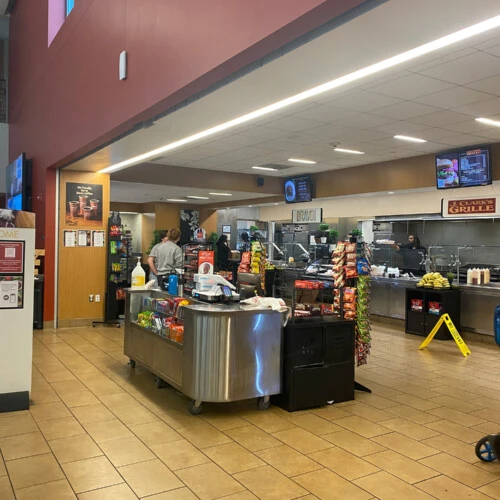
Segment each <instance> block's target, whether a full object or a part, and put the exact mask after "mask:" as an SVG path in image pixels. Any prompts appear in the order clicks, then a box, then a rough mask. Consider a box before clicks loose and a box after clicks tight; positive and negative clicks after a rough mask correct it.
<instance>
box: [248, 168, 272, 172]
mask: <svg viewBox="0 0 500 500" xmlns="http://www.w3.org/2000/svg"><path fill="white" fill-rule="evenodd" d="M252 168H253V169H255V170H267V171H269V172H277V171H278V169H277V168H271V167H252Z"/></svg>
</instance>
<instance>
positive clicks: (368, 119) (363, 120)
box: [341, 104, 397, 129]
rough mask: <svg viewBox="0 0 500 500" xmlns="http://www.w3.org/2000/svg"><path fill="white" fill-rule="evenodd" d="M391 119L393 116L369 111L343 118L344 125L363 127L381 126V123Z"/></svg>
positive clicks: (383, 123)
mask: <svg viewBox="0 0 500 500" xmlns="http://www.w3.org/2000/svg"><path fill="white" fill-rule="evenodd" d="M396 106H397V104H396ZM391 121H392V119H391V118H388V117H385V116H379V115H373V114H369V113H357V114H355V115H353V116H349V117H348V118H344V119H343V120H341V122H342V125H346V126H348V127H354V128H361V129H367V128H373V127H379V126H380V125H385V124H387V123H389V122H391Z"/></svg>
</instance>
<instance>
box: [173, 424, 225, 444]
mask: <svg viewBox="0 0 500 500" xmlns="http://www.w3.org/2000/svg"><path fill="white" fill-rule="evenodd" d="M177 432H178V433H179V434H180V435H181V436H182V437H183V438H184V439H187V440H188V441H190V442H191V443H192V444H193V445H194V446H196V447H197V448H208V447H209V446H217V445H218V444H224V443H229V442H230V441H231V439H229V438H228V437H227V436H226V435H225V434H223V433H222V432H221V431H219V430H217V429H216V428H215V427H212V426H211V425H210V424H202V425H196V426H193V427H180V428H179V429H177Z"/></svg>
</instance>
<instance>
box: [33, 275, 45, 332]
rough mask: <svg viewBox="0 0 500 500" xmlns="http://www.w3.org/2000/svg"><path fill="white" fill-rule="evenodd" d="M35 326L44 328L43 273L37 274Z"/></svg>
mask: <svg viewBox="0 0 500 500" xmlns="http://www.w3.org/2000/svg"><path fill="white" fill-rule="evenodd" d="M33 328H34V329H36V330H42V329H43V274H40V275H38V276H35V296H34V299H33Z"/></svg>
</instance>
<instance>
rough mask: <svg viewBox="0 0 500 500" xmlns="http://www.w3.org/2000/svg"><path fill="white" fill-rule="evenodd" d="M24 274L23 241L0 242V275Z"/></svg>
mask: <svg viewBox="0 0 500 500" xmlns="http://www.w3.org/2000/svg"><path fill="white" fill-rule="evenodd" d="M23 272H24V241H5V240H4V241H0V273H3V274H5V273H9V274H22V273H23Z"/></svg>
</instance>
